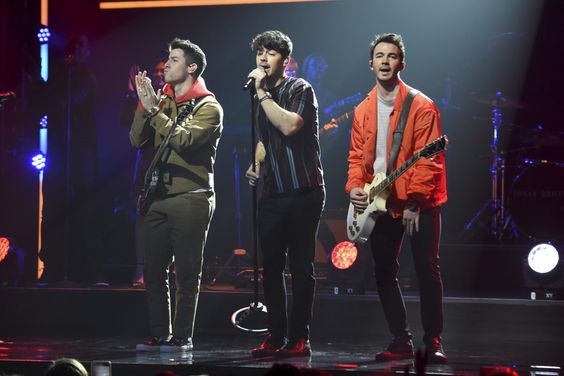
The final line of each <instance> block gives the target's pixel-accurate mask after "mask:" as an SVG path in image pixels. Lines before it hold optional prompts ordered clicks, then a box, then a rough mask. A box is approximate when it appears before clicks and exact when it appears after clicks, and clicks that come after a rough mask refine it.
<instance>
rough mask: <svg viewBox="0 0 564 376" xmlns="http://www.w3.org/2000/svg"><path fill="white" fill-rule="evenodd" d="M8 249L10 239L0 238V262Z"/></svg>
mask: <svg viewBox="0 0 564 376" xmlns="http://www.w3.org/2000/svg"><path fill="white" fill-rule="evenodd" d="M9 250H10V240H8V238H4V237H2V238H0V262H2V260H4V259H5V258H6V256H7V255H8V251H9Z"/></svg>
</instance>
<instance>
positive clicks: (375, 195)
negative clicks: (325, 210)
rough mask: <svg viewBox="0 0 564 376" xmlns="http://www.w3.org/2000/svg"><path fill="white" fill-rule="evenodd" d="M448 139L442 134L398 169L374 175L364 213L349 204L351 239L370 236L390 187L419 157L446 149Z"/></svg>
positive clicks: (367, 189)
mask: <svg viewBox="0 0 564 376" xmlns="http://www.w3.org/2000/svg"><path fill="white" fill-rule="evenodd" d="M447 142H448V139H447V137H446V136H441V137H439V138H437V139H436V140H435V141H433V142H430V143H429V144H427V145H425V147H423V149H421V151H419V152H417V153H415V154H414V155H413V156H412V157H411V158H409V159H408V160H407V161H406V162H405V163H404V164H403V165H401V166H400V167H399V168H398V169H397V170H395V171H394V172H392V173H391V174H389V175H388V176H386V174H384V173H383V172H380V173H378V174H376V176H374V180H372V183H370V184H366V185H365V186H364V191H365V192H366V193H367V194H368V207H367V208H366V210H365V211H364V212H362V213H358V212H357V211H356V210H355V209H354V206H353V205H352V204H350V205H349V212H348V213H347V236H348V238H349V240H350V241H352V242H358V243H364V242H366V241H367V240H368V238H369V237H370V233H372V230H373V229H374V225H375V224H376V220H377V219H378V217H379V216H381V215H383V214H386V200H387V199H388V196H389V195H390V193H389V189H388V188H389V187H390V185H391V184H392V183H393V182H394V181H396V179H397V178H399V177H400V176H401V175H402V174H404V173H405V172H406V171H407V170H409V169H410V168H411V167H413V165H414V164H415V162H417V161H418V160H419V158H427V159H430V158H432V157H433V156H434V155H435V154H438V153H440V152H442V151H444V150H445V149H446V145H447Z"/></svg>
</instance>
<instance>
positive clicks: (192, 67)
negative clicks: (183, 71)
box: [188, 63, 198, 74]
mask: <svg viewBox="0 0 564 376" xmlns="http://www.w3.org/2000/svg"><path fill="white" fill-rule="evenodd" d="M197 70H198V64H196V63H192V64H190V65H189V66H188V73H190V74H194V73H195V72H196V71H197Z"/></svg>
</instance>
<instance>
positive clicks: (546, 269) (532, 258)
mask: <svg viewBox="0 0 564 376" xmlns="http://www.w3.org/2000/svg"><path fill="white" fill-rule="evenodd" d="M558 261H559V256H558V251H557V250H556V248H554V247H553V246H552V245H550V244H545V243H542V244H538V245H536V246H534V247H533V249H531V251H530V252H529V256H528V257H527V263H528V265H529V267H530V268H531V269H532V270H533V271H535V272H537V273H539V274H546V273H550V272H551V271H553V270H554V268H556V266H558Z"/></svg>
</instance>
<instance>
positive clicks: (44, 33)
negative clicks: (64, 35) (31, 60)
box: [37, 27, 51, 44]
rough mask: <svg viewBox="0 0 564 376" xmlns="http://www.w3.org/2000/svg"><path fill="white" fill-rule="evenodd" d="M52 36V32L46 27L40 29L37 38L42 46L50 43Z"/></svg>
mask: <svg viewBox="0 0 564 376" xmlns="http://www.w3.org/2000/svg"><path fill="white" fill-rule="evenodd" d="M50 36H51V32H50V31H49V29H48V28H46V27H42V28H41V29H39V32H38V33H37V38H38V39H39V43H41V44H43V43H47V42H49V37H50Z"/></svg>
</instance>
